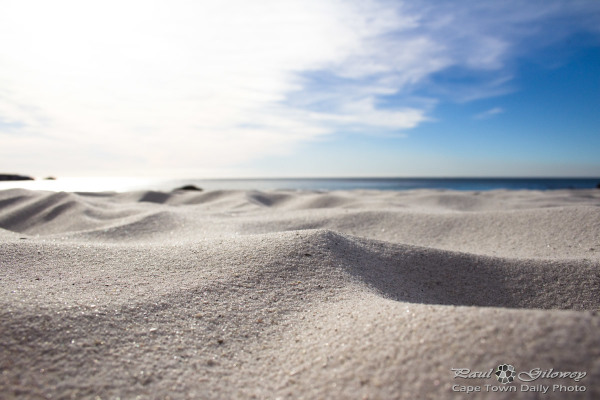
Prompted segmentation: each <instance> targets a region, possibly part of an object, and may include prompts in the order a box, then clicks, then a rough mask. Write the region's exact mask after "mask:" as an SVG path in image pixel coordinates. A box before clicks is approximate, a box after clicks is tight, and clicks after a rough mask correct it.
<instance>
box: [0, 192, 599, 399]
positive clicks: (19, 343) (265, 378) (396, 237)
mask: <svg viewBox="0 0 600 400" xmlns="http://www.w3.org/2000/svg"><path fill="white" fill-rule="evenodd" d="M598 205H600V194H597V193H596V192H594V191H572V192H570V191H558V192H506V191H497V192H486V193H480V194H476V193H471V192H466V193H454V192H434V191H411V192H370V191H363V192H331V193H317V192H291V191H279V192H256V191H254V192H241V191H231V192H229V191H218V192H200V193H197V192H196V193H191V192H172V193H162V192H131V193H120V194H117V193H102V194H98V193H49V192H31V191H26V190H9V191H3V192H0V268H1V270H2V277H1V279H0V332H1V333H2V335H1V339H0V393H2V397H4V398H95V397H96V396H99V397H101V398H116V397H119V398H122V399H123V398H135V397H136V396H142V397H143V398H253V397H254V398H278V397H281V398H288V397H289V398H306V399H313V398H361V399H362V398H381V399H387V398H407V399H414V398H432V399H437V398H457V397H458V396H460V394H459V393H456V392H454V391H453V390H452V387H453V385H456V384H458V385H479V386H480V387H481V388H482V390H483V391H484V393H479V394H478V393H475V394H470V395H469V396H473V398H488V397H493V398H514V397H515V396H517V397H522V398H528V397H535V395H536V393H533V392H530V391H527V392H523V391H519V392H517V393H513V392H510V393H506V392H485V391H486V387H485V385H489V387H511V386H505V385H502V384H501V383H499V382H498V381H497V380H496V379H494V378H493V377H492V378H479V379H461V378H454V373H453V372H452V371H451V368H470V369H472V370H474V371H486V372H487V371H489V370H490V369H491V368H495V367H496V366H497V365H498V364H500V363H509V364H512V365H514V366H515V369H516V370H517V371H530V370H531V369H533V368H541V369H546V370H547V369H550V368H553V369H554V370H555V371H586V374H587V375H586V377H585V378H583V379H582V380H581V381H578V382H574V381H573V380H570V379H549V378H548V379H539V380H537V381H535V382H534V383H535V384H543V385H550V386H552V385H553V384H563V385H566V386H569V385H570V386H573V385H579V386H585V387H586V391H585V392H577V393H576V392H550V393H547V394H546V396H549V397H550V398H568V397H573V398H594V397H597V396H598V395H600V387H599V385H598V382H599V380H598V379H599V378H600V364H599V363H598V361H597V360H599V359H600V336H599V335H598V334H597V332H598V330H599V328H600V317H598V315H597V311H598V310H599V309H600V257H599V254H600V243H599V239H598V238H599V237H600V235H599V233H600V215H599V214H600V213H599V212H598V210H599V208H598ZM523 383H524V382H520V381H519V382H518V383H517V382H515V383H513V384H510V385H512V387H515V388H518V389H521V387H520V386H521V385H522V384H523ZM534 383H531V385H533V384H534ZM489 390H493V389H489ZM550 390H552V389H550Z"/></svg>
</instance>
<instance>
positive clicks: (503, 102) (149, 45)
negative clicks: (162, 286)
mask: <svg viewBox="0 0 600 400" xmlns="http://www.w3.org/2000/svg"><path fill="white" fill-rule="evenodd" d="M0 9H1V10H2V12H1V13H0V172H7V173H8V172H14V173H24V174H29V175H33V176H47V175H54V176H88V175H92V176H160V177H167V176H177V177H195V178H211V177H216V178H219V177H349V176H356V177H367V176H381V177H384V176H398V177H404V176H420V177H426V176H435V177H441V176H467V177H470V176H474V177H480V176H586V177H598V176H600V156H599V155H598V153H599V150H600V1H597V0H586V1H583V0H564V1H562V0H543V1H541V0H539V1H538V0H531V1H522V0H501V1H492V0H490V1H485V2H482V1H471V0H457V1H445V0H431V1H428V0H410V1H401V0H397V1H387V0H386V1H376V0H359V1H353V0H348V1H338V0H256V1H246V0H206V1H197V0H194V1H192V0H168V1H162V0H161V1H158V0H156V1H155V0H144V1H130V0H117V1H114V0H103V1H101V2H99V1H93V2H92V1H82V0H52V1H48V0H16V1H13V0H0Z"/></svg>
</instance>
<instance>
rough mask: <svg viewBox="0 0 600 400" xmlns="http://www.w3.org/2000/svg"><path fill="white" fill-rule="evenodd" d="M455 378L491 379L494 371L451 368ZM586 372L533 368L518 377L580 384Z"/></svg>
mask: <svg viewBox="0 0 600 400" xmlns="http://www.w3.org/2000/svg"><path fill="white" fill-rule="evenodd" d="M451 370H452V371H453V372H454V377H455V378H464V379H476V378H491V377H492V374H493V373H494V369H493V368H491V369H490V370H489V371H471V370H470V369H469V368H451ZM586 375H587V372H585V371H554V368H550V369H546V370H542V369H541V368H533V369H531V370H529V371H521V372H519V374H518V375H517V376H518V378H519V380H521V381H522V382H533V381H535V380H536V379H540V378H542V379H573V380H574V381H575V382H579V381H580V380H582V379H583V378H585V377H586Z"/></svg>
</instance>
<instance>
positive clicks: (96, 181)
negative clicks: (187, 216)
mask: <svg viewBox="0 0 600 400" xmlns="http://www.w3.org/2000/svg"><path fill="white" fill-rule="evenodd" d="M599 184H600V178H270V179H165V178H123V177H118V178H108V177H106V178H100V177H90V178H83V177H78V178H58V179H57V180H35V181H5V182H0V190H3V189H10V188H26V189H34V190H51V191H67V192H101V191H116V192H124V191H132V190H159V191H170V190H173V189H175V188H178V187H181V186H183V185H195V186H197V187H200V188H202V189H204V190H274V189H281V190H357V189H362V190H413V189H437V190H474V191H487V190H496V189H508V190H523V189H528V190H555V189H591V188H596V187H597V185H599Z"/></svg>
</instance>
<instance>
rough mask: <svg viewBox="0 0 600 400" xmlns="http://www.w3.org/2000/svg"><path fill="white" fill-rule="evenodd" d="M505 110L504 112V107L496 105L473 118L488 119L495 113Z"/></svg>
mask: <svg viewBox="0 0 600 400" xmlns="http://www.w3.org/2000/svg"><path fill="white" fill-rule="evenodd" d="M503 112H504V109H502V108H500V107H494V108H490V109H489V110H486V111H484V112H481V113H479V114H476V115H474V116H473V118H475V119H487V118H491V117H493V116H494V115H498V114H502V113H503Z"/></svg>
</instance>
